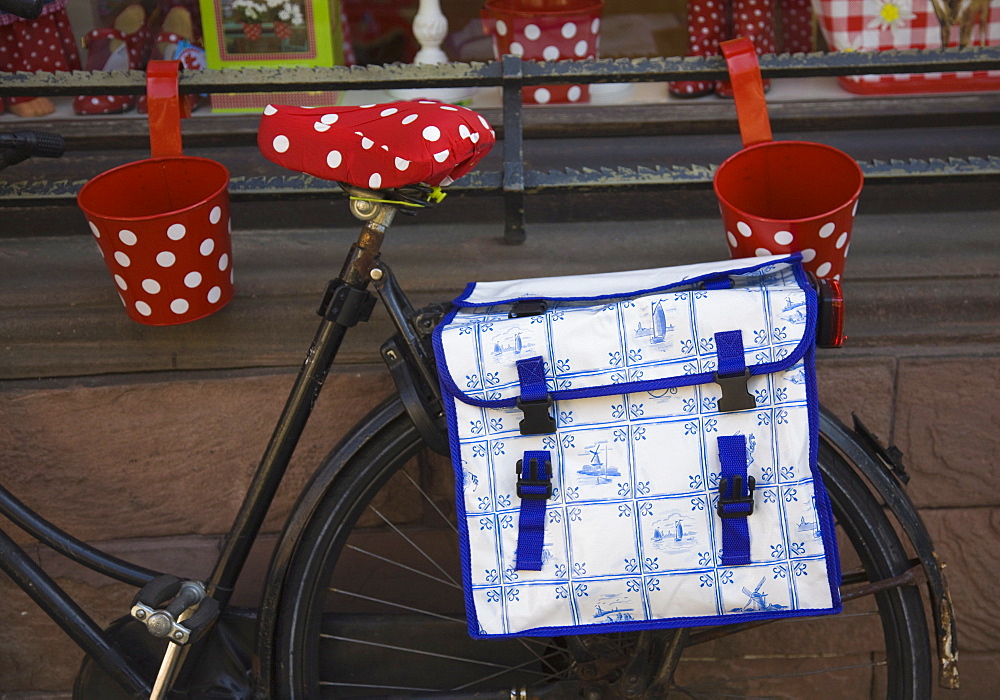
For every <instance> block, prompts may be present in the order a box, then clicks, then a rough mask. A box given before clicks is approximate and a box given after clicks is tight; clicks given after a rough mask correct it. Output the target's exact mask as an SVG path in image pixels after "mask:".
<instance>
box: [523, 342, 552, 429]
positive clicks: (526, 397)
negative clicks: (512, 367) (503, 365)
mask: <svg viewBox="0 0 1000 700" xmlns="http://www.w3.org/2000/svg"><path fill="white" fill-rule="evenodd" d="M517 379H518V381H519V382H520V384H521V395H520V396H518V397H517V407H518V408H520V409H521V410H522V411H523V412H524V420H522V421H521V422H520V424H519V426H518V427H519V428H520V430H521V435H549V434H551V433H554V432H556V421H555V418H553V417H552V416H551V415H550V414H549V409H550V408H552V397H551V396H549V392H548V389H547V388H546V387H545V361H544V360H543V359H542V357H541V356H540V355H539V356H538V357H526V358H525V359H523V360H518V361H517Z"/></svg>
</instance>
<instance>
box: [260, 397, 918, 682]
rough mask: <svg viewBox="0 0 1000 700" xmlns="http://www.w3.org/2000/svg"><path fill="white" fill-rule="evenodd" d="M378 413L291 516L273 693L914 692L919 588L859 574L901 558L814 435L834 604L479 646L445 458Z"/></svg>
mask: <svg viewBox="0 0 1000 700" xmlns="http://www.w3.org/2000/svg"><path fill="white" fill-rule="evenodd" d="M382 415H385V413H383V414H382ZM394 415H395V417H394V418H392V419H391V420H387V421H385V422H384V424H382V425H380V426H368V427H369V429H371V430H373V431H374V432H372V433H371V434H372V435H374V436H375V437H374V438H373V439H371V440H368V441H367V442H366V443H365V444H364V446H363V447H361V448H360V449H358V450H357V451H356V452H355V453H354V454H352V455H350V456H349V458H348V459H346V460H344V456H343V455H339V457H338V458H337V459H339V460H340V461H341V462H342V463H344V468H343V469H342V471H341V473H340V474H339V475H338V477H337V478H336V479H335V480H334V482H333V483H332V484H331V485H330V487H329V489H328V491H327V493H326V494H325V496H324V497H323V499H322V500H321V501H320V503H319V504H318V506H317V508H316V510H315V512H314V514H313V516H312V518H311V520H310V521H309V523H308V525H307V526H306V527H305V530H304V533H303V537H302V539H301V541H300V544H299V546H298V549H297V552H296V554H295V556H294V557H293V559H292V562H291V565H290V569H289V575H288V577H287V583H286V588H285V591H284V593H283V596H282V600H281V605H280V612H279V620H278V645H279V646H278V649H281V650H283V652H282V654H281V656H282V657H283V658H281V659H280V660H279V662H278V668H277V674H276V675H277V679H278V684H279V696H281V697H290V698H327V697H329V698H337V697H370V696H395V697H421V696H431V697H456V698H459V697H472V696H475V697H497V698H511V697H628V696H631V697H643V696H645V697H665V696H673V695H676V696H678V697H717V696H719V697H721V696H728V697H732V696H740V697H742V696H754V697H761V696H766V697H802V696H804V695H805V694H806V693H808V692H818V693H820V694H821V695H823V696H827V697H830V696H836V697H848V696H851V697H858V696H866V697H867V696H873V697H883V696H884V697H888V698H923V697H928V696H929V694H930V675H931V674H930V652H929V648H928V640H927V628H926V625H925V618H924V614H923V607H922V604H921V598H920V594H919V591H918V590H917V589H916V588H915V587H914V586H912V585H897V586H890V587H887V588H882V589H880V590H878V591H877V592H872V591H871V590H870V589H872V588H877V587H873V586H868V585H867V584H868V583H869V582H872V581H883V580H885V579H889V578H892V577H894V576H898V575H899V574H901V573H903V572H904V571H906V569H907V568H909V563H908V560H907V557H906V555H905V553H904V550H903V548H902V546H901V545H900V543H899V540H898V538H897V537H896V535H895V533H894V531H893V530H892V528H891V526H890V524H889V522H888V521H887V519H886V517H885V515H884V514H883V512H882V510H881V509H880V508H879V506H878V503H877V502H876V501H875V499H874V498H873V497H872V495H871V494H870V493H869V491H868V490H867V489H866V488H865V486H864V484H863V482H862V481H861V480H860V478H859V477H858V476H857V474H856V473H855V471H854V470H853V469H852V467H851V465H850V464H848V462H847V461H845V459H844V458H843V457H842V456H841V455H840V453H838V452H837V451H836V450H835V449H833V447H832V446H831V445H829V444H827V443H825V442H821V446H820V451H819V463H820V468H821V470H822V472H823V475H824V479H825V482H826V485H827V488H828V490H829V492H830V497H831V500H832V502H833V509H834V513H835V516H836V520H837V535H838V542H839V543H840V549H841V563H842V566H843V569H844V585H843V587H842V592H843V594H844V597H845V600H846V602H845V604H844V612H843V613H842V614H841V615H836V616H824V617H816V618H791V619H787V620H781V621H773V622H769V623H764V624H757V625H732V626H722V627H705V628H692V629H689V630H683V631H670V630H668V631H663V632H644V633H629V634H608V635H593V636H582V637H557V638H551V639H538V638H523V639H504V640H490V641H482V640H472V639H471V638H469V636H468V633H467V631H466V622H465V614H464V597H463V594H462V578H461V574H460V571H459V555H458V545H457V535H456V533H457V531H456V529H455V525H454V504H453V499H454V491H453V483H452V470H451V468H450V466H449V465H448V464H447V463H446V462H445V460H444V459H442V458H439V457H437V456H435V455H432V454H431V453H429V452H428V451H421V447H422V445H421V441H420V438H419V435H418V434H417V431H416V430H415V429H414V428H413V426H412V424H411V423H410V421H409V419H408V418H407V417H406V415H405V412H404V411H403V410H402V408H401V407H400V408H399V410H398V411H396V412H395V413H394ZM328 459H334V457H333V455H331V457H330V458H328ZM522 693H523V694H522Z"/></svg>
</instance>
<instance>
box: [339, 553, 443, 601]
mask: <svg viewBox="0 0 1000 700" xmlns="http://www.w3.org/2000/svg"><path fill="white" fill-rule="evenodd" d="M346 547H347V549H351V550H353V551H355V552H358V553H360V554H364V555H367V556H369V557H372V558H373V559H378V560H379V561H384V562H385V563H386V564H391V565H393V566H398V567H399V568H401V569H406V570H407V571H410V572H413V573H415V574H417V575H418V576H423V577H424V578H429V579H430V580H431V581H436V582H437V583H440V584H442V585H445V586H448V587H449V588H454V589H456V590H459V591H460V590H462V587H461V586H460V585H458V584H457V583H455V582H453V581H445V580H444V579H443V578H438V577H437V576H434V575H432V574H429V573H427V572H426V571H421V570H420V569H415V568H414V567H412V566H407V565H406V564H403V563H402V562H398V561H396V560H395V559H389V558H388V557H383V556H382V555H381V554H376V553H375V552H370V551H368V550H367V549H362V548H361V547H358V546H357V545H353V544H348V545H346Z"/></svg>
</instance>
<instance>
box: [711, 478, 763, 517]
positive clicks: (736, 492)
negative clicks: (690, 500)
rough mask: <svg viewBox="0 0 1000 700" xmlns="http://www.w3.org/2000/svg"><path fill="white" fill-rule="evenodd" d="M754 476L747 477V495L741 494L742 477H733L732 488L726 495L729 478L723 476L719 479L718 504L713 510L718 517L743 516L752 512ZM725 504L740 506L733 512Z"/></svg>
mask: <svg viewBox="0 0 1000 700" xmlns="http://www.w3.org/2000/svg"><path fill="white" fill-rule="evenodd" d="M754 486H755V483H754V478H753V477H752V476H748V477H747V495H746V496H743V495H742V494H743V478H742V477H740V476H734V477H733V489H732V492H731V493H732V495H731V496H727V495H726V492H727V491H728V490H729V479H727V478H726V477H723V478H722V479H721V480H720V481H719V504H718V505H717V506H716V508H715V512H716V513H718V514H719V517H720V518H745V517H747V516H748V515H751V514H752V513H753V490H754ZM726 506H741V508H739V509H738V510H736V511H735V512H734V511H733V510H730V509H728V508H727V507H726Z"/></svg>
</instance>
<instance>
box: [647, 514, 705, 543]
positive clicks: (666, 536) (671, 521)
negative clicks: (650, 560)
mask: <svg viewBox="0 0 1000 700" xmlns="http://www.w3.org/2000/svg"><path fill="white" fill-rule="evenodd" d="M650 539H651V540H652V543H653V547H655V548H656V549H657V550H659V551H661V552H665V553H667V554H674V553H679V552H687V551H690V550H691V548H692V547H694V545H696V544H697V543H698V532H697V529H696V527H695V519H694V518H692V517H690V516H687V515H684V514H683V513H680V512H677V511H674V512H671V513H669V514H668V515H667V517H665V518H661V519H659V520H657V521H655V522H654V523H653V534H652V535H651V536H650Z"/></svg>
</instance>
